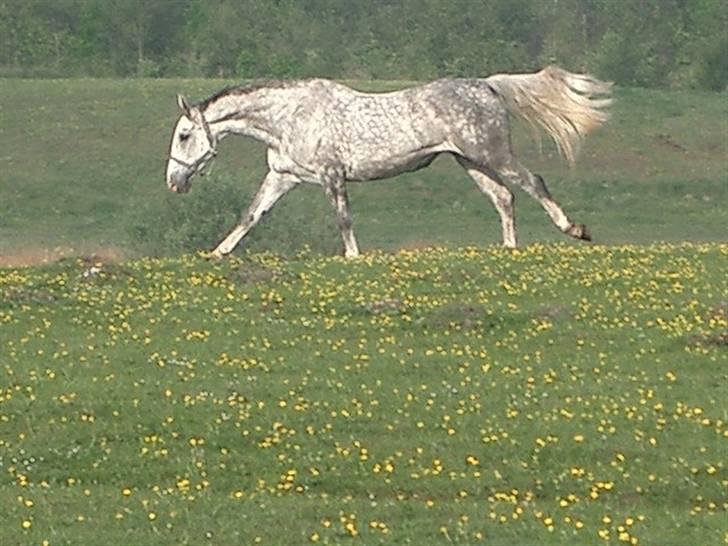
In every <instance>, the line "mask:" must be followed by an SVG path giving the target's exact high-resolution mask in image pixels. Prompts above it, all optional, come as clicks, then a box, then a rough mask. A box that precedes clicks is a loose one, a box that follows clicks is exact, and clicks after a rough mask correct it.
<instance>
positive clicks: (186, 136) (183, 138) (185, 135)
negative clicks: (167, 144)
mask: <svg viewBox="0 0 728 546" xmlns="http://www.w3.org/2000/svg"><path fill="white" fill-rule="evenodd" d="M188 138H190V135H189V133H181V134H180V135H179V140H180V142H184V141H185V140H187V139H188Z"/></svg>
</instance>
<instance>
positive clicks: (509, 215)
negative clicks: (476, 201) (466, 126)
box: [456, 156, 518, 248]
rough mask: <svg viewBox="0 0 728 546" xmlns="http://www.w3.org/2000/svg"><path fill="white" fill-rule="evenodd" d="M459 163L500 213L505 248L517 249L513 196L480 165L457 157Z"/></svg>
mask: <svg viewBox="0 0 728 546" xmlns="http://www.w3.org/2000/svg"><path fill="white" fill-rule="evenodd" d="M456 159H457V161H458V163H460V165H462V166H463V167H464V168H465V170H466V171H467V172H468V174H469V175H470V177H471V178H472V179H473V180H475V183H476V184H477V185H478V188H480V191H482V192H483V193H484V194H485V195H487V196H488V197H490V200H491V201H492V202H493V206H494V207H495V210H497V211H498V214H499V215H500V219H501V228H502V230H503V246H505V247H507V248H516V246H517V244H518V242H517V239H516V219H515V215H514V213H513V194H512V193H511V191H510V190H509V189H508V188H506V187H505V186H504V185H503V184H501V183H500V182H499V181H497V180H494V179H493V178H491V177H490V176H489V175H488V174H486V171H485V170H484V169H483V168H482V167H480V166H479V165H477V164H475V163H473V162H472V161H470V160H469V159H466V158H464V157H462V156H457V157H456Z"/></svg>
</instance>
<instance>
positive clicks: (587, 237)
mask: <svg viewBox="0 0 728 546" xmlns="http://www.w3.org/2000/svg"><path fill="white" fill-rule="evenodd" d="M566 234H567V235H569V236H571V237H573V238H574V239H581V240H582V241H591V240H592V238H591V233H589V230H588V229H587V227H586V226H585V225H584V224H571V225H570V226H569V228H568V229H567V230H566Z"/></svg>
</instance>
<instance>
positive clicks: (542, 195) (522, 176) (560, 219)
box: [497, 159, 591, 241]
mask: <svg viewBox="0 0 728 546" xmlns="http://www.w3.org/2000/svg"><path fill="white" fill-rule="evenodd" d="M497 173H498V175H499V176H501V177H502V178H504V179H505V180H507V181H509V182H512V183H513V184H516V185H517V186H519V187H521V188H522V189H523V190H524V191H525V192H526V193H528V194H529V195H530V196H531V197H533V198H534V199H536V201H538V202H539V204H540V205H541V206H542V207H543V209H544V210H545V211H546V214H548V215H549V218H551V221H552V222H553V223H554V225H556V227H558V228H559V229H560V230H561V231H562V232H564V233H566V234H567V235H569V236H571V237H574V238H575V239H582V240H584V241H591V235H590V234H589V231H588V230H587V228H586V226H585V225H584V224H574V223H573V222H572V221H571V220H569V218H568V216H566V213H565V212H564V211H563V209H562V208H561V207H560V206H559V204H558V203H557V202H556V201H554V200H553V198H552V197H551V194H550V193H549V190H548V188H547V187H546V183H545V182H544V180H543V178H541V176H539V175H537V174H533V173H532V172H531V171H529V170H528V169H527V168H525V167H524V166H523V165H521V164H520V163H518V162H517V161H516V160H515V159H512V160H511V161H510V162H509V163H508V164H507V165H506V166H504V167H500V168H498V170H497Z"/></svg>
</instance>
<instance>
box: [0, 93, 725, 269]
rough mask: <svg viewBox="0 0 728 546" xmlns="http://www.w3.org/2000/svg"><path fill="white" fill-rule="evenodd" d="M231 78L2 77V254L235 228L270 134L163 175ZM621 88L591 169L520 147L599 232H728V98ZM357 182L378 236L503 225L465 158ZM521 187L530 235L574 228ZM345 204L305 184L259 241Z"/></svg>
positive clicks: (423, 235)
mask: <svg viewBox="0 0 728 546" xmlns="http://www.w3.org/2000/svg"><path fill="white" fill-rule="evenodd" d="M227 83H231V82H224V81H217V80H129V81H115V80H57V81H52V80H51V81H49V80H43V81H38V80H7V79H4V80H2V79H0V97H2V101H1V102H0V104H1V105H2V106H1V108H2V116H3V117H2V120H3V121H2V124H0V137H1V138H2V141H3V151H2V154H1V155H0V172H1V173H2V174H1V175H0V256H6V259H5V263H11V260H9V259H8V258H9V257H12V256H14V255H18V254H23V253H30V254H33V253H40V254H42V253H43V252H49V250H53V249H55V248H57V247H62V248H65V249H67V252H70V253H71V254H73V250H70V251H69V250H68V249H75V252H76V253H77V254H79V253H91V252H93V251H96V252H99V251H100V250H101V249H106V250H107V251H108V250H113V252H114V253H116V254H117V255H121V256H134V255H139V254H144V253H146V252H147V249H145V248H142V247H141V246H140V245H139V242H138V241H135V240H134V239H131V238H130V236H129V233H130V228H131V227H132V226H133V225H134V224H135V223H138V224H141V225H150V224H157V223H158V219H159V218H165V219H167V220H168V221H167V222H166V223H165V224H164V226H165V227H164V229H166V230H167V232H172V231H174V221H175V218H176V217H177V216H178V215H179V216H180V217H182V216H185V215H186V216H190V215H191V214H197V221H199V222H205V223H208V224H214V226H215V228H216V229H217V230H218V231H219V233H220V234H222V233H224V232H225V230H227V229H230V227H231V224H232V223H234V221H235V216H236V215H237V214H238V211H239V210H240V209H242V207H243V206H244V205H245V204H246V203H247V202H248V200H249V198H250V197H251V195H252V193H253V191H254V190H255V189H256V187H257V184H258V181H259V180H260V178H261V176H262V174H263V172H264V169H265V159H264V154H263V150H262V149H261V147H260V146H259V145H258V144H256V143H253V142H250V141H246V140H244V139H229V140H227V141H225V142H223V143H222V145H221V150H220V157H219V158H218V160H217V161H216V165H215V171H214V174H213V176H212V177H211V178H209V179H207V180H202V181H199V180H198V181H196V183H195V184H194V187H193V191H192V193H191V194H190V195H188V196H184V197H181V196H177V195H172V194H171V193H170V192H169V191H168V190H167V189H166V186H165V185H164V181H163V170H164V165H165V161H166V154H167V146H168V141H169V137H170V134H171V130H172V127H173V124H174V122H175V120H176V117H177V115H178V112H177V107H176V104H175V99H174V97H175V94H176V93H177V92H179V91H182V92H184V93H186V94H187V95H188V96H189V97H191V98H192V99H200V98H203V97H205V96H207V95H208V94H210V93H211V92H213V91H214V90H217V89H219V88H220V87H222V86H223V85H225V84H227ZM356 85H357V87H359V88H364V89H385V88H392V87H397V86H398V85H403V84H395V83H371V82H369V83H358V84H356ZM616 99H617V100H616V102H615V106H614V115H613V119H612V120H611V121H610V122H609V124H607V125H606V126H605V127H604V128H603V129H602V130H600V131H599V132H597V133H596V134H594V135H593V136H592V137H590V138H589V140H588V141H587V145H586V147H585V149H584V150H583V153H582V155H581V158H580V160H579V163H578V164H577V167H576V169H575V170H573V171H569V169H568V167H567V166H566V165H565V164H564V163H563V162H562V161H561V160H560V159H558V158H557V157H556V155H555V153H554V150H553V147H552V145H551V144H550V143H549V142H548V141H546V140H545V139H544V151H543V153H539V152H538V150H537V146H536V145H535V144H534V143H533V142H532V140H531V138H530V135H529V134H528V131H523V130H522V129H521V128H520V127H517V128H518V130H517V131H516V133H517V134H516V149H517V151H518V152H519V153H520V154H521V155H522V156H523V157H524V161H525V163H526V164H528V165H530V166H531V167H532V170H534V171H536V172H540V173H542V174H543V175H544V176H545V178H546V180H547V182H548V183H549V186H550V188H551V190H552V193H553V194H554V196H555V197H556V198H557V200H559V201H560V202H561V204H562V205H563V206H564V208H565V209H566V211H567V212H568V213H570V214H571V215H572V216H573V218H574V219H575V220H576V221H579V222H583V223H585V224H587V225H588V226H589V227H590V228H591V230H592V232H593V234H594V237H595V240H596V241H598V242H601V243H606V244H614V243H630V242H631V243H649V242H654V241H672V242H677V241H683V240H691V241H715V240H725V238H726V229H725V226H726V225H727V224H728V210H727V209H726V207H724V206H721V205H720V204H721V203H725V202H727V201H728V183H727V182H728V174H727V173H726V164H728V101H726V100H725V96H724V95H720V94H710V93H698V92H665V91H647V90H633V89H617V91H616ZM213 191H218V192H222V191H224V192H225V195H226V197H227V199H226V202H228V203H231V205H228V207H229V208H228V209H227V210H226V211H225V214H222V213H220V214H219V215H218V214H213V215H210V214H204V213H199V212H195V211H199V210H200V206H199V203H200V202H201V200H203V199H204V198H205V197H206V196H208V195H209V194H210V193H211V192H213ZM351 194H352V195H351V198H352V206H353V211H354V221H355V228H356V230H357V233H358V235H359V239H360V242H361V245H362V246H363V248H364V250H372V249H387V250H391V249H396V248H401V247H412V246H422V245H427V244H438V245H448V246H453V247H457V246H463V245H469V244H475V245H484V244H489V243H493V242H497V241H499V239H500V226H499V221H498V219H497V215H496V214H495V212H494V210H493V208H492V205H491V204H490V202H489V201H488V200H487V199H485V198H484V197H483V196H481V195H480V193H479V191H478V190H477V189H476V188H475V185H474V184H473V183H472V182H471V181H470V179H469V178H468V177H467V175H465V174H464V172H463V171H462V170H461V169H460V168H459V167H458V166H457V165H456V164H455V163H454V161H452V160H451V159H449V158H443V159H441V160H438V161H436V162H435V164H434V165H433V166H432V167H430V168H429V169H427V170H424V171H420V172H417V173H413V174H409V175H406V176H402V177H399V179H398V180H391V181H382V182H377V183H371V184H361V185H354V186H352V188H351ZM516 200H517V203H516V212H517V220H518V223H519V230H520V234H521V239H522V240H523V242H525V243H529V242H535V241H541V242H547V241H555V240H559V241H561V240H563V237H562V236H561V235H560V234H559V233H558V232H557V231H556V230H555V228H553V227H552V226H551V225H550V223H549V222H548V220H547V219H546V217H545V215H544V214H543V212H542V211H541V210H540V209H539V207H538V205H536V204H535V203H534V202H533V201H532V200H531V199H530V198H529V197H527V196H526V195H524V194H523V193H521V192H517V196H516ZM657 204H659V205H657ZM196 207H197V208H196ZM230 207H231V208H230ZM207 216H212V217H211V218H210V217H207ZM218 216H219V217H218ZM332 217H333V212H332V211H331V210H330V206H329V205H328V203H327V202H326V200H325V198H324V196H323V195H322V192H320V190H318V189H317V188H303V189H302V190H299V191H297V192H295V193H294V194H292V195H290V196H289V197H287V198H286V199H285V200H284V201H283V202H282V203H281V205H279V208H277V209H276V210H274V211H273V213H272V214H271V216H270V218H268V219H267V220H266V222H265V225H264V226H262V227H261V229H258V230H256V231H255V232H254V233H253V235H252V241H251V244H252V247H253V248H254V249H256V250H264V249H268V250H272V251H280V250H281V247H282V246H284V242H287V244H290V240H291V239H295V241H296V244H297V245H299V246H300V245H303V244H305V243H309V244H310V245H311V246H312V247H313V248H314V250H316V251H320V252H322V253H325V254H328V253H330V252H331V251H332V248H331V246H332V245H334V246H333V248H334V249H336V245H337V243H336V241H337V235H336V233H335V227H334V224H333V219H332ZM191 221H192V219H190V222H191ZM157 227H158V226H157ZM307 231H310V232H311V233H310V236H307ZM163 235H164V234H160V233H155V234H154V235H153V236H152V237H153V238H154V239H160V240H161V239H162V236H163ZM217 236H218V234H217V233H215V234H213V235H205V236H204V237H203V238H202V240H201V241H200V242H199V245H200V246H201V247H204V248H211V247H213V246H214V245H215V244H216V243H217V242H218V241H217V240H216V237H217ZM321 240H324V241H326V245H322V244H321V243H320V241H321ZM332 241H333V243H332ZM317 245H318V246H317Z"/></svg>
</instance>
